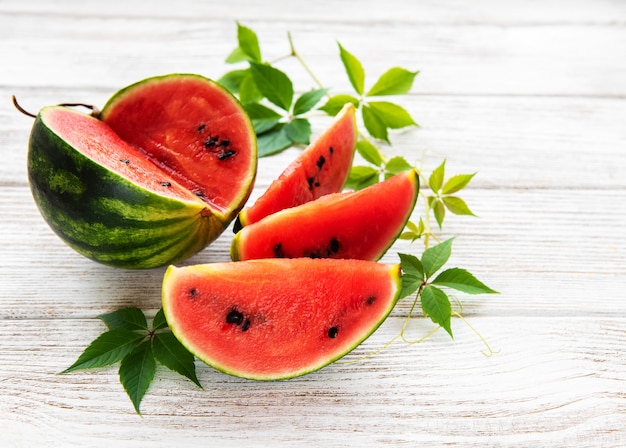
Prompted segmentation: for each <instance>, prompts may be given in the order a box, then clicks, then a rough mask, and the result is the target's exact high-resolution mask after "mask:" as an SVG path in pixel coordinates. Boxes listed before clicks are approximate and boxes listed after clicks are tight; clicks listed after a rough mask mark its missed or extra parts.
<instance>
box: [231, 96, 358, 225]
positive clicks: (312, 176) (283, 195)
mask: <svg viewBox="0 0 626 448" xmlns="http://www.w3.org/2000/svg"><path fill="white" fill-rule="evenodd" d="M357 134H358V128H357V124H356V111H355V108H354V105H353V104H352V103H347V104H346V105H345V106H344V107H343V109H342V110H341V111H340V112H339V113H338V114H337V116H336V117H335V119H334V121H333V122H332V123H331V125H330V126H329V127H328V128H327V129H326V130H325V131H324V132H323V133H322V134H321V135H320V136H319V137H318V138H317V139H316V140H315V141H314V142H312V143H311V144H310V145H309V146H308V147H307V148H306V149H305V150H304V151H302V152H301V153H300V154H299V156H298V157H297V158H296V159H295V160H294V161H293V162H291V164H289V166H287V168H286V169H285V170H284V171H283V172H282V173H281V174H280V176H279V177H278V178H277V179H276V180H274V181H273V182H272V183H271V184H270V186H269V188H268V189H267V190H266V191H265V193H263V195H262V196H261V197H259V198H258V199H257V200H256V202H255V203H254V204H253V205H252V206H249V207H246V208H244V209H243V210H242V211H241V213H239V216H238V217H237V220H236V221H235V225H234V226H233V230H234V232H235V233H236V232H238V231H239V230H241V228H242V227H243V226H246V225H248V224H252V223H255V222H258V221H260V220H261V219H263V218H264V217H266V216H268V215H271V214H272V213H276V212H277V211H279V210H283V209H285V208H289V207H295V206H297V205H301V204H304V203H306V202H309V201H312V200H314V199H317V198H319V197H321V196H324V195H326V194H329V193H337V192H339V191H341V190H342V188H343V186H344V184H345V183H346V180H347V179H348V175H349V174H350V168H351V166H352V159H353V158H354V150H355V148H356V142H357Z"/></svg>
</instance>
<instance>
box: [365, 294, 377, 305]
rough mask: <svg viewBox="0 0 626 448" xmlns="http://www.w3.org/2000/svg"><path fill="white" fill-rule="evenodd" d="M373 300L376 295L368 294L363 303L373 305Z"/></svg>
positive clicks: (374, 300)
mask: <svg viewBox="0 0 626 448" xmlns="http://www.w3.org/2000/svg"><path fill="white" fill-rule="evenodd" d="M374 302H376V296H369V297H368V298H367V299H366V300H365V304H366V305H368V306H369V305H373V304H374Z"/></svg>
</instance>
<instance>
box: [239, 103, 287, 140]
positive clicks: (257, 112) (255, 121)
mask: <svg viewBox="0 0 626 448" xmlns="http://www.w3.org/2000/svg"><path fill="white" fill-rule="evenodd" d="M243 107H244V109H245V110H246V113H247V114H248V116H249V117H250V121H252V126H253V127H254V132H255V133H256V134H257V135H260V134H263V133H264V132H266V131H269V130H270V129H272V128H273V127H274V126H276V125H277V124H278V122H279V121H280V119H281V118H282V115H280V114H279V113H278V112H276V111H275V110H274V109H270V108H269V107H266V106H264V105H262V104H259V103H248V104H244V105H243Z"/></svg>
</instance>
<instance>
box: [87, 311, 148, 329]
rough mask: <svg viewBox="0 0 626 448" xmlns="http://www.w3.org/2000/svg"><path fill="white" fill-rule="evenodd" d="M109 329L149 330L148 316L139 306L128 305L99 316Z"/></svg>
mask: <svg viewBox="0 0 626 448" xmlns="http://www.w3.org/2000/svg"><path fill="white" fill-rule="evenodd" d="M98 318H99V319H100V320H102V321H103V322H104V323H105V324H106V326H107V327H108V328H109V330H147V329H148V322H147V321H146V316H145V315H144V314H143V312H142V311H141V310H140V309H139V308H135V307H126V308H121V309H119V310H117V311H113V312H112V313H107V314H101V315H100V316H98Z"/></svg>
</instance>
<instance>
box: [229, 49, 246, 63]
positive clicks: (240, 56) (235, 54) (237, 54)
mask: <svg viewBox="0 0 626 448" xmlns="http://www.w3.org/2000/svg"><path fill="white" fill-rule="evenodd" d="M247 60H248V57H247V55H246V54H245V53H244V52H243V50H242V49H241V48H239V47H237V48H235V49H234V50H233V51H232V52H231V53H230V54H229V55H228V56H227V57H226V63H227V64H236V63H237V62H243V61H247Z"/></svg>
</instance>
